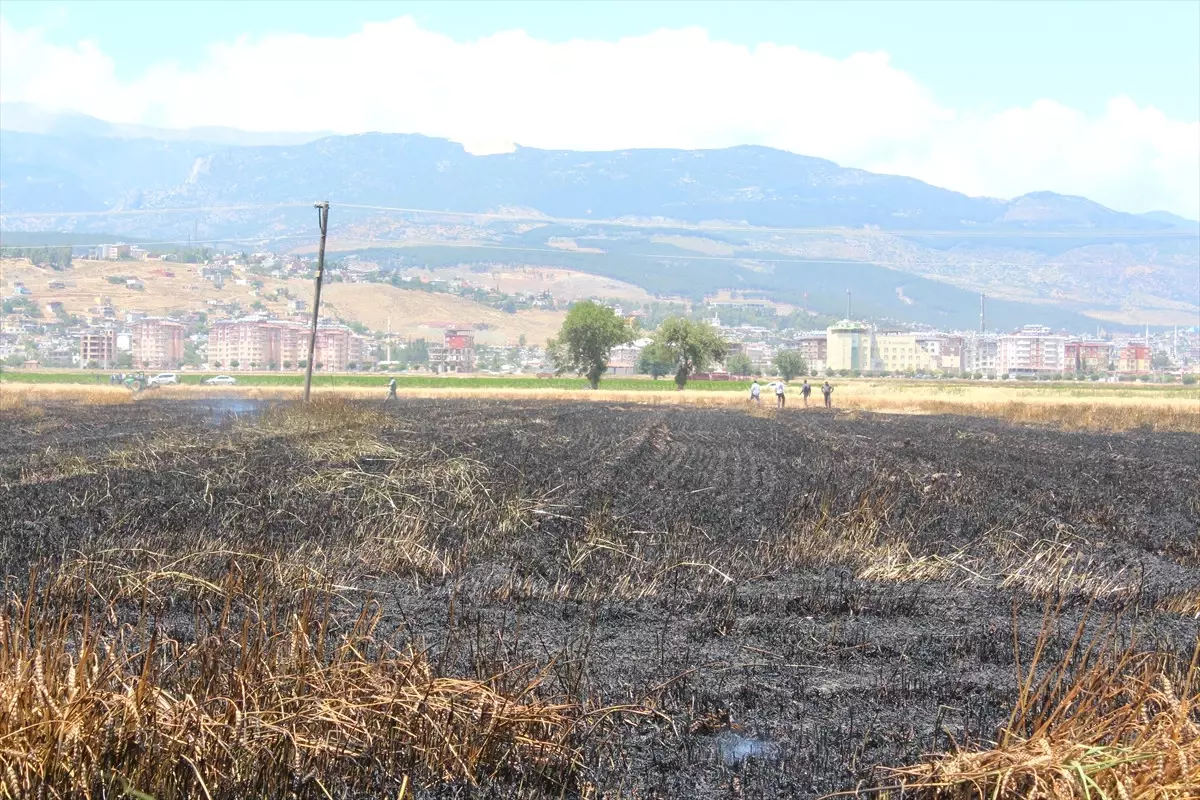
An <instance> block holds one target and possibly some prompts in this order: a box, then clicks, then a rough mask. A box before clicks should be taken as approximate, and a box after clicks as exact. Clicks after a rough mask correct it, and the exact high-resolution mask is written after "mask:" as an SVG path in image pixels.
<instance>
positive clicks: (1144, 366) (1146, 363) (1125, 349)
mask: <svg viewBox="0 0 1200 800" xmlns="http://www.w3.org/2000/svg"><path fill="white" fill-rule="evenodd" d="M1113 362H1114V366H1115V368H1116V371H1117V372H1121V373H1124V374H1127V375H1128V374H1140V373H1143V372H1149V371H1150V363H1151V353H1150V345H1149V344H1146V343H1145V342H1127V343H1125V344H1122V345H1118V346H1117V347H1116V348H1115V354H1114V357H1113Z"/></svg>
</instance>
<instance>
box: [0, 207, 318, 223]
mask: <svg viewBox="0 0 1200 800" xmlns="http://www.w3.org/2000/svg"><path fill="white" fill-rule="evenodd" d="M309 205H311V204H310V203H259V204H251V205H239V206H195V207H192V208H108V209H104V210H101V211H18V212H16V213H9V212H0V220H5V219H42V218H56V217H120V216H137V215H142V214H199V213H214V212H218V211H268V210H271V209H276V208H305V207H307V206H309Z"/></svg>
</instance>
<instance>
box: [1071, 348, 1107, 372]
mask: <svg viewBox="0 0 1200 800" xmlns="http://www.w3.org/2000/svg"><path fill="white" fill-rule="evenodd" d="M1112 352H1113V346H1112V343H1111V342H1090V341H1086V340H1084V341H1079V340H1076V341H1071V342H1067V344H1066V346H1065V348H1064V350H1063V353H1064V358H1065V360H1066V365H1065V366H1064V368H1063V370H1064V371H1065V372H1072V371H1074V372H1107V371H1108V370H1109V369H1111V368H1112Z"/></svg>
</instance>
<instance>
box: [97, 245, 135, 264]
mask: <svg viewBox="0 0 1200 800" xmlns="http://www.w3.org/2000/svg"><path fill="white" fill-rule="evenodd" d="M99 251H100V252H99V255H100V259H101V260H107V261H117V260H120V259H122V258H129V257H130V256H131V255H132V248H131V247H130V245H127V244H125V243H123V242H118V243H117V244H105V245H101V246H100V248H99Z"/></svg>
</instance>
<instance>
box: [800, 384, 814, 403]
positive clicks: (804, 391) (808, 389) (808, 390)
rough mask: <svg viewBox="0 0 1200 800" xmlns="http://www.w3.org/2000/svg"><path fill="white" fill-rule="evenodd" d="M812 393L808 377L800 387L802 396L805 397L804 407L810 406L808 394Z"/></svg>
mask: <svg viewBox="0 0 1200 800" xmlns="http://www.w3.org/2000/svg"><path fill="white" fill-rule="evenodd" d="M810 394H812V387H811V386H809V385H808V379H807V378H806V379H805V380H804V385H803V386H801V387H800V396H801V397H803V398H804V407H805V408H808V396H809V395H810Z"/></svg>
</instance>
